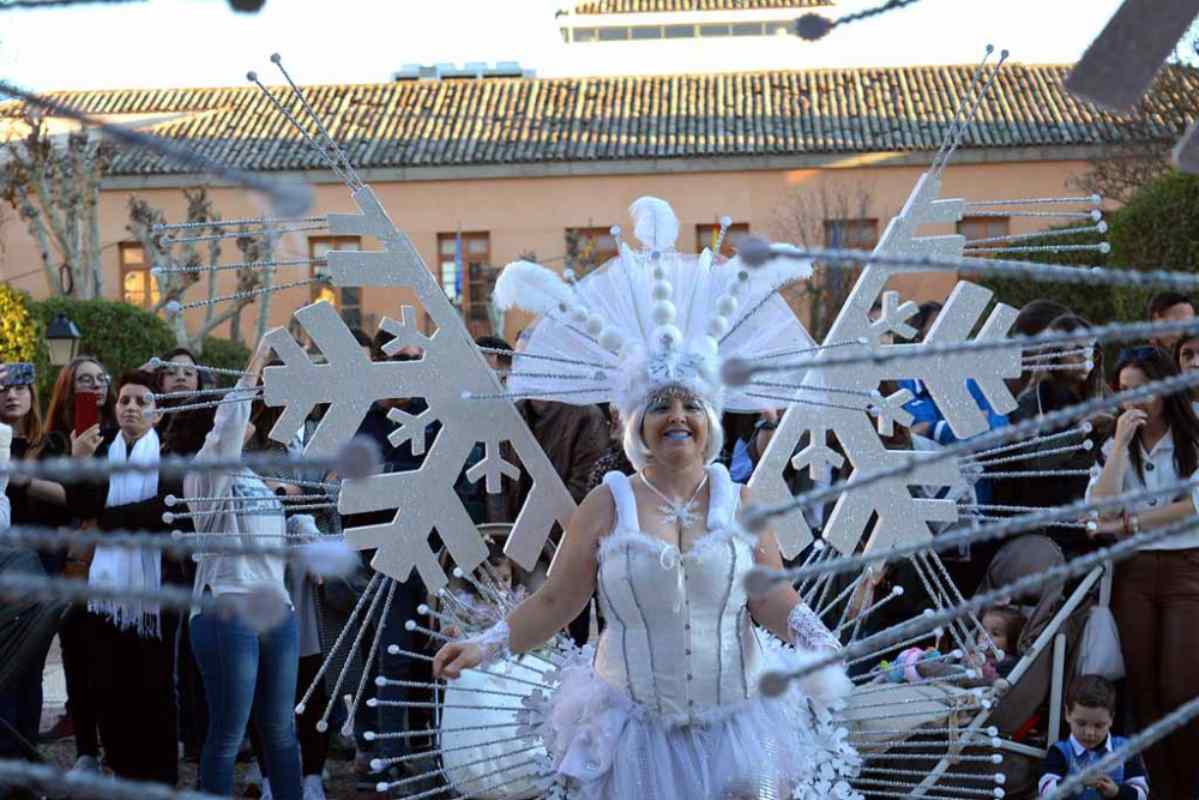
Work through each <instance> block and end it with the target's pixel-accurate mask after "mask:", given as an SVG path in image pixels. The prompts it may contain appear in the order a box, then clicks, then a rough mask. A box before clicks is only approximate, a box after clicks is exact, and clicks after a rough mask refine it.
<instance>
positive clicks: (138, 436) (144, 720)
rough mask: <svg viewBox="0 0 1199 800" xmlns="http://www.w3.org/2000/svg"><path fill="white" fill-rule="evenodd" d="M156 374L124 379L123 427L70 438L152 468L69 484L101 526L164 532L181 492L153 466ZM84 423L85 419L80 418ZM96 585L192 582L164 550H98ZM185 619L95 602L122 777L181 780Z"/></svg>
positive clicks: (105, 719) (97, 660)
mask: <svg viewBox="0 0 1199 800" xmlns="http://www.w3.org/2000/svg"><path fill="white" fill-rule="evenodd" d="M155 380H156V379H155V376H154V375H153V374H151V373H148V372H143V371H130V372H126V373H124V374H123V375H122V376H121V378H120V380H119V381H118V383H117V401H116V409H117V415H116V418H117V425H118V427H117V429H116V430H114V431H108V432H106V433H103V434H101V435H100V436H99V437H98V438H99V442H98V443H97V437H96V436H95V435H94V434H93V433H91V431H92V429H93V428H95V427H96V426H94V425H93V426H91V427H90V428H89V429H88V430H86V431H84V432H82V433H81V434H78V435H74V434H73V435H72V439H71V453H72V455H74V456H75V457H77V458H84V457H88V456H92V457H95V458H104V459H106V460H107V461H108V462H109V463H110V464H113V465H117V464H123V463H135V464H140V465H142V466H143V467H146V469H143V470H138V471H123V472H117V473H113V474H112V475H110V476H109V478H108V479H107V480H106V481H104V482H102V483H77V484H72V485H70V486H68V487H67V498H68V502H69V503H70V505H71V507H72V508H74V509H76V510H77V513H78V514H79V515H80V516H81V517H82V518H84V519H87V520H91V521H92V522H91V526H92V527H94V528H97V529H99V530H130V531H150V532H154V531H166V530H168V529H170V528H171V527H177V526H174V525H168V524H166V523H165V522H163V514H164V513H166V512H167V511H168V507H167V505H166V497H167V495H172V494H174V495H178V494H182V487H181V483H180V482H179V481H174V482H171V481H168V480H165V479H163V480H160V479H159V475H158V472H157V471H156V470H154V469H152V467H153V466H154V465H156V464H157V463H158V461H159V456H160V443H159V440H158V434H157V432H156V431H155V429H154V426H155V423H157V422H158V416H159V415H158V409H157V407H156V406H155V402H154V389H155V387H156V383H155ZM76 424H77V425H78V424H79V421H78V420H77V421H76ZM87 581H88V583H89V584H91V585H93V586H107V587H127V588H141V589H149V590H153V589H156V588H159V587H161V586H162V585H163V584H165V583H173V584H175V585H185V584H186V580H185V577H184V575H183V570H182V567H181V566H180V564H179V562H177V561H174V560H171V559H167V558H165V557H164V556H163V554H162V552H161V551H158V550H141V551H137V550H128V549H124V548H116V547H105V546H104V545H100V546H98V547H96V551H95V555H94V557H93V558H92V561H91V564H90V566H89V568H88V577H87ZM177 629H178V619H177V616H176V615H175V614H173V613H171V612H168V611H166V610H163V609H159V608H158V606H156V605H154V604H153V603H148V602H142V601H136V600H131V599H112V600H96V599H93V600H91V601H90V602H89V603H88V607H87V615H86V621H85V640H86V644H87V648H88V662H89V667H88V688H89V690H90V691H91V693H92V696H93V697H94V698H95V702H96V706H97V720H98V723H99V729H100V739H101V741H102V742H103V744H104V755H105V764H106V765H107V766H108V767H110V768H111V769H112V771H113V772H114V773H115V774H117V775H118V776H120V777H122V778H128V779H131V780H144V781H156V782H159V783H164V784H166V785H168V786H174V785H175V784H176V782H177V781H178V777H179V768H178V746H177V744H176V739H177V725H176V722H177V717H178V714H177V709H176V707H175V686H174V663H175V662H174V657H175V648H174V638H175V635H176V631H177Z"/></svg>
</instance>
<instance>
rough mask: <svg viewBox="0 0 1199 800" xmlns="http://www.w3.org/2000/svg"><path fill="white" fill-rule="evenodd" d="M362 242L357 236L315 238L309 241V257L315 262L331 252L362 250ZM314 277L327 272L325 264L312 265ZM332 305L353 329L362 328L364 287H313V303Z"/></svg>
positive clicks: (322, 285) (320, 284) (321, 284)
mask: <svg viewBox="0 0 1199 800" xmlns="http://www.w3.org/2000/svg"><path fill="white" fill-rule="evenodd" d="M360 249H362V240H361V239H360V238H359V237H357V236H314V237H312V238H311V239H309V240H308V257H309V258H311V259H313V261H315V260H316V259H318V258H324V257H325V256H326V255H328V253H329V251H330V250H360ZM311 269H312V277H314V278H315V277H317V276H318V275H320V274H322V273H325V272H327V267H326V266H325V265H324V264H316V263H314V264H312V265H311ZM322 300H323V301H325V302H326V303H332V304H333V307H334V308H336V309H337V311H338V313H339V314H341V318H342V320H343V321H344V322H345V323H346V325H348V326H350V327H351V328H361V327H362V287H360V286H341V287H336V286H330V285H328V284H326V283H314V284H313V285H312V302H314V303H319V302H321V301H322Z"/></svg>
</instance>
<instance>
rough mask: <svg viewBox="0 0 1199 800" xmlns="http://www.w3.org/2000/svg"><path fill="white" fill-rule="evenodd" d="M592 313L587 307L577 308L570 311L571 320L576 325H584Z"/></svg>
mask: <svg viewBox="0 0 1199 800" xmlns="http://www.w3.org/2000/svg"><path fill="white" fill-rule="evenodd" d="M590 313H591V312H590V311H588V310H587V306H575V307H574V308H572V309H571V310H570V319H571V321H572V322H574V323H575V324H576V325H584V324H586V322H587V316H588V315H589V314H590Z"/></svg>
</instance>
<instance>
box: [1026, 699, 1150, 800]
mask: <svg viewBox="0 0 1199 800" xmlns="http://www.w3.org/2000/svg"><path fill="white" fill-rule="evenodd" d="M1115 715H1116V688H1115V687H1114V686H1112V684H1111V683H1109V682H1108V681H1106V680H1104V679H1103V678H1101V677H1099V676H1098V675H1081V676H1079V677H1078V678H1075V679H1074V681H1073V682H1072V683H1071V684H1070V688H1069V690H1068V691H1067V692H1066V723H1067V724H1068V725H1069V726H1070V737H1069V738H1068V739H1063V740H1062V741H1060V742H1057V743H1056V744H1054V746H1053V747H1051V748H1049V754H1048V755H1047V756H1046V757H1045V761H1044V763H1043V764H1042V765H1041V780H1040V782H1039V783H1038V784H1037V793H1038V796H1040V797H1044V796H1045V795H1046V794H1048V793H1049V792H1050V791H1052V790H1053V788H1054V787H1055V786H1057V785H1058V783H1060V782H1061V781H1063V780H1065V779H1066V776H1067V775H1072V774H1076V773H1079V772H1082V771H1083V770H1084V769H1086V768H1087V767H1089V766H1090V765H1092V764H1094V763H1095V762H1096V761H1098V760H1099V759H1101V758H1103V757H1105V756H1106V755H1107V754H1108V753H1111V752H1112V751H1113V750H1117V749H1119V748H1121V747H1123V746H1124V744H1125V743H1126V741H1127V740H1126V739H1124V738H1122V737H1120V736H1112V735H1111V729H1112V721H1113V719H1114V718H1115ZM1081 797H1082V798H1083V800H1099V799H1100V798H1105V799H1106V800H1112V798H1119V800H1147V798H1148V797H1149V781H1148V779H1147V778H1146V777H1145V765H1144V763H1143V762H1142V761H1141V757H1140V755H1134V756H1132V757H1131V758H1129V759H1126V760H1125V761H1124V762H1123V763H1121V764H1117V765H1116V766H1115V767H1113V768H1112V769H1110V770H1108V772H1107V774H1105V775H1100V776H1098V777H1096V778H1093V779H1092V780H1090V781H1088V782H1087V789H1086V790H1084V791H1083V792H1082V794H1081Z"/></svg>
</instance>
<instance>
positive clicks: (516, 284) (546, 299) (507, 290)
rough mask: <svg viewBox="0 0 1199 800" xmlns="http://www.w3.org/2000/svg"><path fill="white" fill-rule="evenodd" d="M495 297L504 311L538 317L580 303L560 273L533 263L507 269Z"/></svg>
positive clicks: (520, 262) (512, 265) (496, 288)
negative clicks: (521, 312)
mask: <svg viewBox="0 0 1199 800" xmlns="http://www.w3.org/2000/svg"><path fill="white" fill-rule="evenodd" d="M492 297H493V299H494V300H495V304H496V306H498V307H499V308H500V309H503V310H504V311H507V310H509V309H511V308H520V309H523V310H525V311H530V312H532V313H534V314H549V313H552V312H556V311H558V310H559V307H560V306H561V305H564V304H565V305H566V306H568V307H569V306H571V305H574V304H575V303H577V302H578V301H577V300H576V299H575V297H574V295H573V293H572V292H571V289H570V286H569V285H567V283H566V282H565V281H564V280H562V278H561V276H559V275H558V273H556V272H554V271H553V270H552V269H548V268H546V267H543V266H541V265H540V264H534V263H533V262H532V261H513V262H512V263H511V264H509V265H508V266H506V267H504V269H503V271H501V272H500V277H499V279H498V280H496V282H495V292H494V294H493V295H492Z"/></svg>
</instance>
